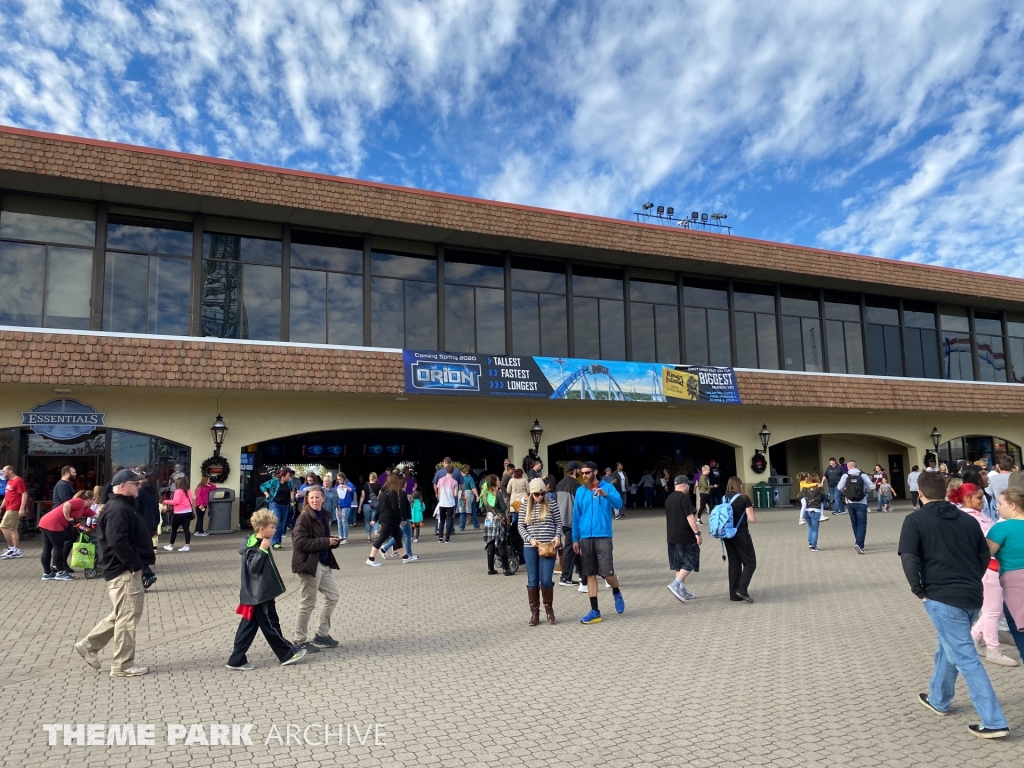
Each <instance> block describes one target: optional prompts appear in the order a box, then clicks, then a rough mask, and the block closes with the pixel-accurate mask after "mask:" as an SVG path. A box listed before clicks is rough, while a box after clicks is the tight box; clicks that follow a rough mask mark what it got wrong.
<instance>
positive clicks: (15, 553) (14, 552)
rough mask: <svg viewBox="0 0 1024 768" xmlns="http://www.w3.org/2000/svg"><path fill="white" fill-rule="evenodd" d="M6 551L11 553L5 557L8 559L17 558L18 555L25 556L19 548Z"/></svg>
mask: <svg viewBox="0 0 1024 768" xmlns="http://www.w3.org/2000/svg"><path fill="white" fill-rule="evenodd" d="M7 551H8V552H10V553H11V554H10V555H8V557H7V559H8V560H17V559H18V558H19V557H24V556H25V553H24V552H22V551H21V550H20V549H13V550H11V549H9V550H7Z"/></svg>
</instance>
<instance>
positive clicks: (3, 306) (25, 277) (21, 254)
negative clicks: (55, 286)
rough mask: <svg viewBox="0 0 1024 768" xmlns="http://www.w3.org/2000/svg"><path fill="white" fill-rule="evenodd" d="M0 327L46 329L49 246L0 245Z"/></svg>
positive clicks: (0, 243)
mask: <svg viewBox="0 0 1024 768" xmlns="http://www.w3.org/2000/svg"><path fill="white" fill-rule="evenodd" d="M0 274H2V275H3V276H4V279H3V280H0V324H2V325H21V326H29V327H33V328H38V327H40V326H42V317H43V285H44V284H45V275H46V246H45V245H32V244H29V243H9V242H7V243H5V242H0Z"/></svg>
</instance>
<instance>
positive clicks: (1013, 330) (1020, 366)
mask: <svg viewBox="0 0 1024 768" xmlns="http://www.w3.org/2000/svg"><path fill="white" fill-rule="evenodd" d="M1006 330H1007V333H1008V335H1009V337H1010V348H1009V350H1007V351H1008V352H1009V364H1010V374H1011V375H1010V380H1011V381H1013V382H1016V383H1018V384H1024V315H1008V316H1007V318H1006Z"/></svg>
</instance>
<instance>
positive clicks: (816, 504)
mask: <svg viewBox="0 0 1024 768" xmlns="http://www.w3.org/2000/svg"><path fill="white" fill-rule="evenodd" d="M800 495H801V496H803V497H804V498H805V499H807V506H808V507H810V508H811V509H821V505H822V504H824V503H825V492H824V491H823V490H821V488H820V487H818V486H814V487H813V488H805V489H804V490H803V491H801V492H800Z"/></svg>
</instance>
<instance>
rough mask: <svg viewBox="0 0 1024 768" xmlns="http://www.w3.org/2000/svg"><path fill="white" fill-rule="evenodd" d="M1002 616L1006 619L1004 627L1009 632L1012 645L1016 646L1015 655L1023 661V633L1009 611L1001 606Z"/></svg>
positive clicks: (1004, 606)
mask: <svg viewBox="0 0 1024 768" xmlns="http://www.w3.org/2000/svg"><path fill="white" fill-rule="evenodd" d="M1003 616H1005V617H1006V626H1007V627H1008V628H1009V630H1010V636H1011V637H1012V638H1013V643H1014V645H1016V646H1017V653H1019V654H1020V655H1021V658H1022V659H1024V631H1022V630H1021V629H1020V628H1019V627H1018V626H1017V622H1015V621H1014V620H1013V616H1011V615H1010V609H1009V608H1007V607H1006V605H1005V604H1004V605H1003Z"/></svg>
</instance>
